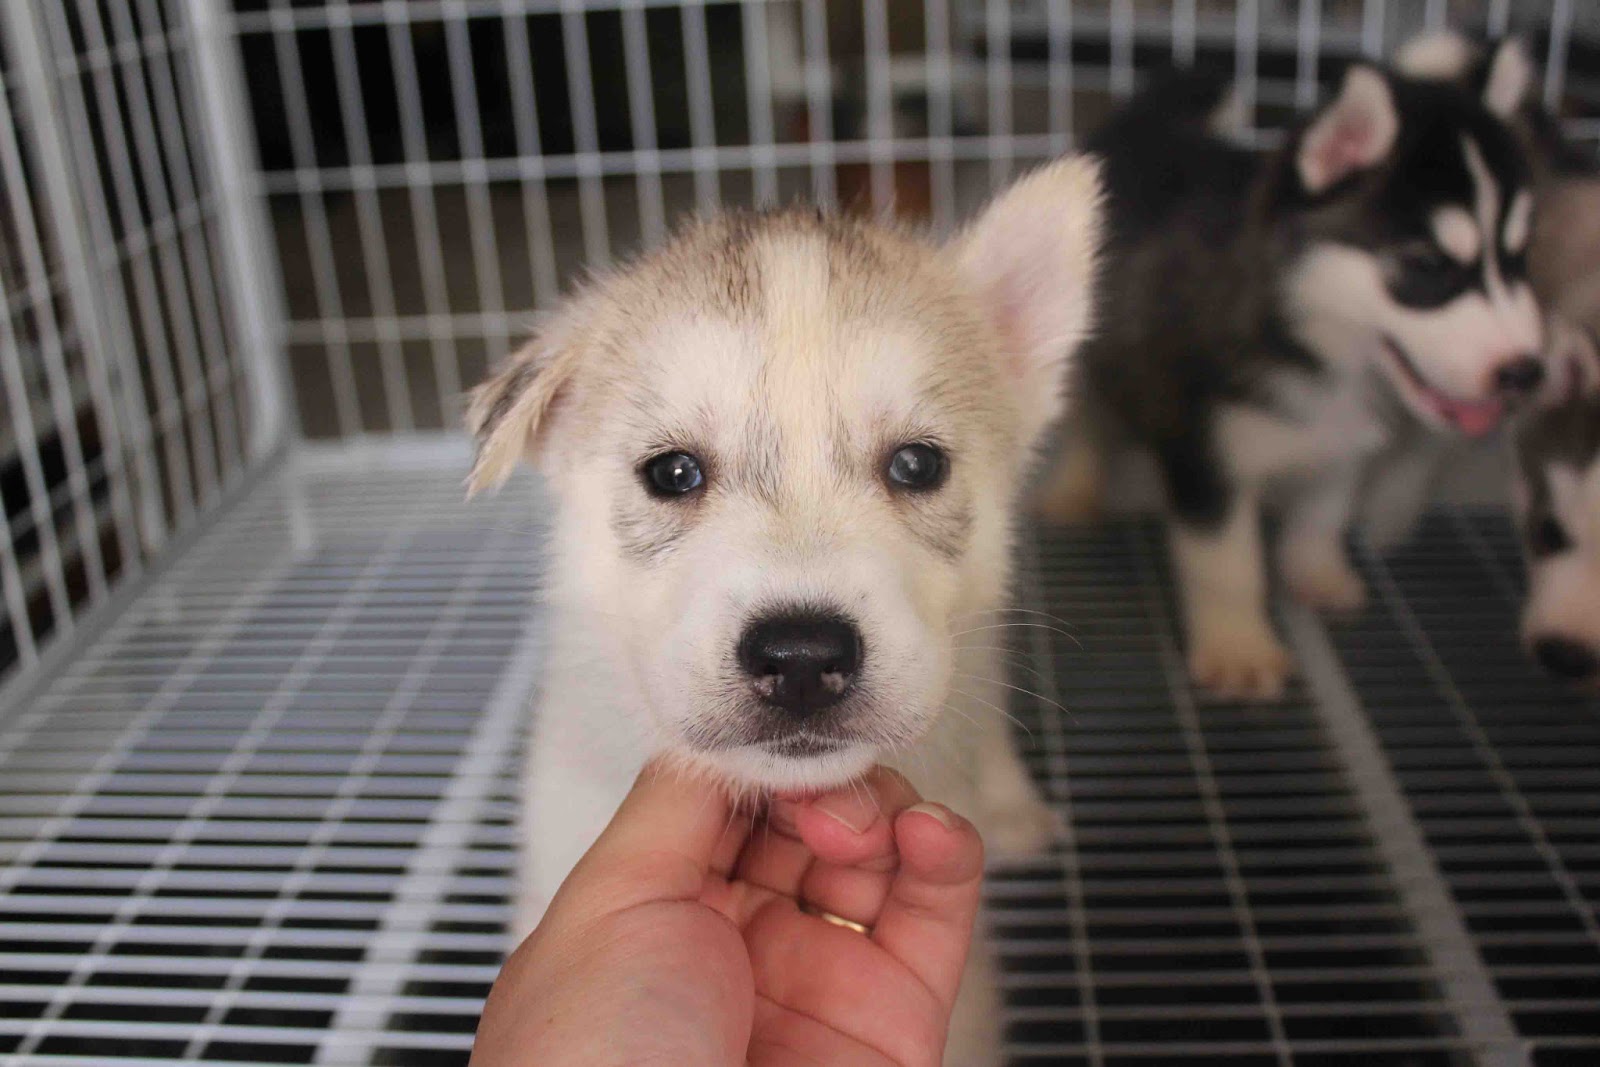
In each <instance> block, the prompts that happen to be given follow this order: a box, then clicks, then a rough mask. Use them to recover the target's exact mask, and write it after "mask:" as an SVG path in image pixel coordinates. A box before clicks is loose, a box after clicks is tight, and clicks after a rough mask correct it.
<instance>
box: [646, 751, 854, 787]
mask: <svg viewBox="0 0 1600 1067" xmlns="http://www.w3.org/2000/svg"><path fill="white" fill-rule="evenodd" d="M677 755H678V758H679V759H681V760H683V761H684V762H685V763H687V764H688V765H689V766H691V767H693V768H694V769H696V770H698V771H701V772H702V773H705V774H707V775H709V776H710V777H713V778H717V779H721V780H722V781H723V782H724V783H726V784H727V786H728V788H729V789H730V791H732V792H734V793H736V794H739V793H755V794H759V795H770V794H773V793H818V792H822V791H824V790H828V789H833V788H835V787H836V786H841V785H844V784H845V783H846V782H849V781H852V780H854V779H856V778H860V777H861V776H862V775H864V774H866V773H867V771H869V770H871V769H872V765H873V764H874V763H876V762H877V760H878V757H879V756H880V755H882V749H881V748H880V747H879V746H878V745H874V744H868V743H865V742H858V743H855V744H848V745H844V746H842V747H840V748H836V749H832V750H830V751H828V752H822V753H818V754H815V755H804V756H796V755H783V754H782V753H779V752H775V751H773V749H772V748H770V747H768V746H766V745H741V746H739V747H737V748H728V749H721V750H718V751H715V752H704V751H682V752H679V753H678V754H677Z"/></svg>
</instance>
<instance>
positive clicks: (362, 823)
mask: <svg viewBox="0 0 1600 1067" xmlns="http://www.w3.org/2000/svg"><path fill="white" fill-rule="evenodd" d="M537 541H538V537H537V530H536V529H535V528H534V505H533V498H532V494H531V492H530V491H528V490H527V489H526V488H525V487H524V488H521V489H518V490H516V491H513V492H508V493H506V494H503V495H502V496H501V497H499V498H497V499H496V500H494V501H492V502H488V503H483V504H474V505H473V506H472V507H471V508H466V507H463V506H462V505H461V504H460V488H459V470H458V469H456V468H454V467H448V466H446V465H441V464H439V463H437V462H433V461H430V462H428V463H422V464H418V463H408V462H397V461H391V462H387V463H377V464H372V463H368V462H365V461H358V460H355V459H352V460H350V461H340V462H329V461H319V462H315V463H310V464H305V463H302V464H299V465H291V466H287V467H285V469H283V470H281V471H280V472H278V473H276V474H274V475H273V476H271V477H270V478H269V479H267V480H266V481H265V482H264V483H263V484H262V485H260V486H259V487H258V488H256V489H255V490H253V491H252V493H251V494H250V495H249V496H248V497H247V498H246V499H245V500H243V501H242V502H241V503H240V504H238V505H237V506H235V507H234V508H233V509H232V510H231V511H230V512H229V513H228V514H226V515H225V516H224V517H223V518H222V519H221V521H219V522H218V523H217V524H216V525H215V526H214V527H213V528H212V529H211V530H210V531H209V532H208V533H207V534H206V535H205V536H204V537H203V538H202V539H200V540H199V542H198V543H196V544H195V545H194V546H193V547H192V548H191V549H190V550H188V551H187V552H186V553H185V554H184V555H183V557H182V558H181V559H179V560H178V561H177V563H176V565H175V566H173V567H172V568H171V569H170V570H169V571H167V572H166V573H165V574H164V575H162V576H161V577H160V579H159V580H157V581H156V582H154V583H153V584H152V585H150V586H149V587H148V588H147V589H145V590H144V591H143V592H142V593H141V594H140V595H139V596H138V597H137V599H136V600H134V601H133V602H132V603H131V604H130V605H129V606H128V607H127V608H126V610H124V611H123V612H122V613H121V615H120V616H119V617H118V618H117V619H116V620H115V621H114V622H113V623H112V624H111V625H110V626H109V627H108V628H107V629H106V630H105V631H104V632H103V633H102V634H101V635H100V636H99V637H98V638H97V639H95V641H94V642H93V643H92V644H91V645H90V646H88V647H87V648H85V649H84V650H83V651H82V652H81V653H80V654H79V655H78V656H77V657H76V658H74V659H73V660H72V661H70V662H69V663H67V664H66V666H65V667H64V668H63V669H62V670H61V671H59V672H58V673H57V674H56V676H55V677H53V678H52V679H51V680H50V682H49V684H48V685H47V686H46V687H45V688H44V689H43V690H42V691H41V692H39V693H37V694H35V695H34V697H33V699H31V700H30V701H29V702H28V703H27V704H26V705H25V706H21V707H18V708H15V709H13V711H12V713H11V714H10V715H9V716H7V717H5V718H3V719H0V861H3V862H4V864H5V866H4V867H3V868H0V1067H11V1065H22V1064H45V1063H49V1064H72V1063H76V1064H96V1065H104V1064H108V1063H113V1062H115V1063H169V1062H173V1061H187V1062H210V1063H230V1064H237V1063H259V1064H278V1063H323V1064H374V1065H394V1067H404V1065H435V1064H441V1065H442V1064H460V1063H464V1062H465V1060H466V1055H467V1050H468V1047H469V1045H470V1042H471V1035H472V1030H473V1027H474V1025H475V1023H476V1018H477V1010H478V1006H479V1004H480V1002H481V1000H482V997H483V995H484V993H485V992H486V990H487V988H488V984H489V982H490V980H491V979H492V978H493V976H494V973H495V970H496V966H497V963H498V959H499V952H500V949H501V941H502V938H501V933H500V929H501V923H502V922H503V920H504V918H505V916H506V909H505V900H506V892H507V888H508V879H509V875H510V867H511V860H512V852H511V847H512V834H511V825H510V824H511V818H512V812H513V800H512V789H513V787H514V780H513V778H512V771H513V769H514V760H515V758H516V757H515V750H516V747H517V743H518V740H519V738H518V733H519V729H518V727H519V725H520V723H521V721H522V718H523V714H524V713H523V708H524V703H525V700H526V698H527V693H528V691H529V685H530V682H531V678H532V669H533V666H534V659H535V656H534V651H533V650H534V648H535V646H536V641H537V634H536V627H537V622H536V617H535V616H534V615H533V614H532V613H531V612H530V611H529V606H530V605H531V604H532V603H533V602H535V601H536V599H537V588H536V571H537V567H536V561H537ZM1027 556H1028V558H1027V559H1026V560H1025V565H1026V570H1027V577H1028V580H1027V581H1026V582H1024V586H1025V588H1026V589H1027V591H1028V598H1027V599H1028V604H1029V606H1031V607H1034V608H1037V609H1040V610H1046V611H1049V612H1051V613H1053V614H1056V615H1060V616H1064V617H1066V618H1067V619H1069V620H1071V622H1072V628H1073V631H1074V633H1075V635H1076V638H1077V640H1076V642H1072V641H1064V640H1062V639H1060V638H1058V636H1057V635H1056V634H1054V633H1052V632H1050V631H1049V630H1046V629H1041V628H1029V629H1025V630H1019V631H1017V632H1018V634H1019V635H1020V636H1019V638H1018V640H1019V642H1020V643H1019V644H1017V645H1016V652H1017V653H1018V655H1017V657H1015V659H1016V676H1015V679H1016V682H1017V684H1018V685H1019V686H1025V687H1027V688H1030V689H1037V690H1038V691H1039V692H1040V693H1041V694H1042V695H1043V697H1044V699H1043V700H1031V699H1029V698H1026V697H1021V698H1019V700H1018V702H1017V704H1018V706H1017V708H1016V710H1017V713H1018V715H1019V717H1020V718H1021V719H1022V720H1023V722H1024V723H1026V725H1027V727H1028V729H1029V731H1030V733H1029V734H1028V735H1027V736H1025V737H1024V743H1025V745H1026V746H1027V752H1028V755H1029V759H1030V762H1031V765H1032V766H1033V768H1034V770H1035V771H1036V772H1037V773H1038V774H1039V776H1040V777H1041V779H1042V780H1043V781H1045V782H1046V783H1047V786H1048V788H1049V791H1050V795H1051V796H1052V798H1053V799H1054V801H1055V802H1056V803H1057V804H1058V805H1060V807H1061V809H1062V811H1063V813H1064V814H1065V815H1066V816H1067V820H1068V824H1069V826H1070V829H1071V835H1070V838H1069V840H1067V841H1066V842H1065V843H1064V844H1063V846H1062V847H1061V848H1060V849H1058V850H1057V851H1056V853H1055V854H1053V855H1051V856H1049V857H1046V858H1043V859H1040V860H1037V861H1034V862H1032V863H1029V864H1026V865H1022V866H1018V867H1014V868H1010V869H1007V870H1004V871H999V872H996V878H995V879H994V882H993V886H992V890H991V894H990V901H991V906H992V911H993V914H994V919H995V922H996V924H997V927H998V931H999V934H1000V938H1001V944H1002V949H1003V953H1004V956H1005V961H1006V968H1005V979H1004V980H1005V983H1006V993H1007V999H1008V1003H1009V1006H1010V1029H1009V1040H1010V1044H1011V1048H1012V1052H1013V1055H1014V1058H1015V1061H1016V1062H1017V1063H1019V1064H1030V1065H1033V1064H1037V1065H1043V1064H1094V1065H1097V1067H1099V1065H1116V1064H1142V1065H1146V1067H1149V1065H1156V1064H1160V1065H1189V1064H1194V1065H1199V1064H1220V1063H1223V1062H1227V1063H1228V1064H1229V1065H1230V1067H1242V1065H1252V1064H1257V1063H1259V1064H1277V1065H1286V1064H1296V1065H1304V1067H1321V1065H1333V1064H1363V1065H1369V1064H1370V1065H1394V1067H1400V1065H1406V1067H1429V1065H1433V1064H1451V1065H1455V1064H1483V1065H1490V1064H1494V1065H1500V1064H1518V1063H1532V1064H1540V1065H1558V1064H1562V1065H1565V1064H1586V1065H1594V1064H1596V1063H1600V926H1597V921H1596V908H1597V904H1600V707H1597V706H1596V705H1595V704H1594V703H1592V702H1589V703H1585V702H1581V701H1578V700H1575V699H1573V698H1570V697H1567V696H1565V695H1563V694H1562V693H1560V692H1558V691H1556V690H1554V689H1552V688H1551V687H1549V686H1547V685H1546V684H1544V683H1543V682H1541V681H1540V680H1539V679H1538V678H1537V677H1536V676H1535V675H1534V673H1533V672H1532V671H1531V670H1530V669H1529V668H1527V667H1526V666H1524V664H1523V662H1522V660H1521V658H1520V654H1519V652H1518V651H1517V649H1516V647H1515V644H1514V642H1513V641H1511V640H1510V639H1509V634H1510V633H1511V632H1512V629H1513V627H1514V622H1515V611H1516V583H1517V581H1518V577H1517V564H1516V560H1515V550H1514V545H1513V544H1512V542H1511V540H1510V534H1509V531H1508V529H1507V528H1506V526H1505V524H1504V522H1503V521H1502V520H1500V519H1498V518H1496V517H1494V516H1489V515H1478V514H1450V515H1445V516H1442V517H1439V518H1436V519H1435V520H1433V521H1432V522H1431V523H1430V525H1429V526H1428V528H1427V529H1426V530H1425V531H1424V536H1423V538H1422V539H1421V540H1420V541H1419V542H1418V543H1417V544H1415V545H1414V546H1412V547H1411V548H1409V549H1407V550H1406V551H1404V552H1402V553H1401V554H1399V555H1397V556H1396V557H1394V558H1392V559H1390V560H1388V561H1386V562H1378V561H1373V560H1367V561H1365V564H1366V568H1367V572H1368V577H1369V579H1370V580H1371V582H1372V588H1373V592H1374V605H1373V607H1372V608H1371V609H1370V610H1369V612H1368V614H1367V615H1366V616H1365V617H1364V618H1363V619H1362V620H1361V621H1359V622H1357V623H1355V624H1352V625H1350V626H1347V627H1339V628H1334V629H1325V628H1324V627H1323V626H1322V624H1321V623H1319V622H1318V621H1316V620H1315V619H1313V618H1311V617H1310V616H1308V615H1305V614H1303V613H1299V612H1296V611H1294V610H1292V609H1285V622H1286V625H1287V627H1288V630H1289V632H1290V634H1291V636H1292V638H1293V641H1294V643H1295V645H1296V646H1297V650H1298V651H1299V652H1300V653H1301V655H1302V657H1303V659H1304V661H1305V665H1306V671H1305V675H1306V680H1305V684H1304V685H1303V687H1301V688H1300V689H1298V690H1297V691H1296V692H1295V693H1294V695H1293V698H1292V699H1291V700H1290V701H1289V702H1288V703H1287V704H1285V705H1284V706H1282V707H1278V708H1271V709H1255V708H1241V707H1231V706H1221V707H1216V706H1202V705H1199V704H1197V703H1196V702H1195V701H1194V700H1193V698H1192V696H1191V695H1190V693H1189V690H1188V688H1187V686H1186V685H1184V683H1183V668H1182V658H1181V654H1180V651H1179V644H1178V634H1177V632H1176V629H1175V624H1174V621H1173V613H1172V606H1171V603H1170V586H1169V583H1168V579H1167V575H1166V570H1165V560H1164V553H1163V552H1162V551H1161V539H1160V535H1159V531H1158V530H1157V528H1156V527H1155V526H1154V525H1152V524H1150V523H1147V522H1141V521H1129V522H1123V523H1119V524H1113V525H1108V526H1105V527H1103V528H1100V529H1098V530H1094V531H1086V532H1074V533H1071V534H1059V535H1057V534H1051V535H1048V536H1041V537H1040V538H1038V539H1036V540H1033V541H1032V542H1030V544H1029V545H1028V546H1027ZM1056 702H1059V703H1061V704H1064V705H1065V706H1066V707H1068V708H1070V709H1071V713H1070V714H1069V715H1063V714H1061V713H1060V712H1058V711H1055V710H1054V709H1053V705H1054V704H1055V703H1056Z"/></svg>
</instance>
